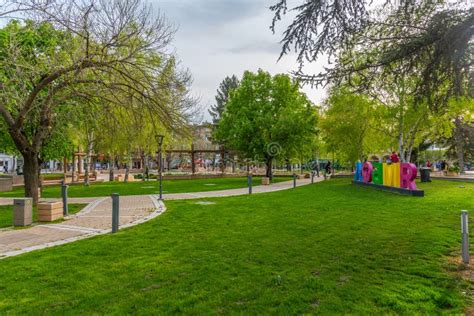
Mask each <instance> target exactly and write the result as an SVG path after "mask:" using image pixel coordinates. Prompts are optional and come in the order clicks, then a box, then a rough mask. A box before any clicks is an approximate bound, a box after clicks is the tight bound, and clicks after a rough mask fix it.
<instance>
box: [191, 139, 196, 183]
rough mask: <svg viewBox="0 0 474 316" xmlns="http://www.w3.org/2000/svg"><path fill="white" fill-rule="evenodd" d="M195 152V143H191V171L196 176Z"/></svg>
mask: <svg viewBox="0 0 474 316" xmlns="http://www.w3.org/2000/svg"><path fill="white" fill-rule="evenodd" d="M194 153H195V151H194V144H191V172H192V174H193V176H194V173H195V172H196V164H195V162H194V160H195V157H194Z"/></svg>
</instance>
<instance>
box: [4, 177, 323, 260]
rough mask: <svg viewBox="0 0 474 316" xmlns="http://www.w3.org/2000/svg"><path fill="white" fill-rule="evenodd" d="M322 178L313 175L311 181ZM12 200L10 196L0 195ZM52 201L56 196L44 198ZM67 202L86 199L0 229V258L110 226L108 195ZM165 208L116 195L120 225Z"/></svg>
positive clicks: (281, 186)
mask: <svg viewBox="0 0 474 316" xmlns="http://www.w3.org/2000/svg"><path fill="white" fill-rule="evenodd" d="M322 180H323V178H322V177H321V178H315V179H314V181H315V182H319V181H322ZM310 183H311V180H310V179H302V180H297V181H296V185H297V186H302V185H307V184H310ZM292 187H293V181H285V182H279V183H275V184H272V185H266V186H262V185H257V186H254V187H253V190H252V191H253V193H264V192H273V191H280V190H286V189H290V188H292ZM245 194H248V188H241V189H230V190H221V191H208V192H195V193H171V194H164V195H163V198H164V200H165V201H166V200H177V199H196V198H212V197H224V196H237V195H245ZM5 200H10V201H7V202H11V203H10V204H12V203H13V199H0V204H1V202H4V201H5ZM45 200H49V201H54V200H57V199H45ZM69 201H70V203H89V204H88V206H86V207H85V208H84V209H83V210H81V211H80V212H79V213H77V214H74V215H71V216H69V217H68V218H67V220H66V221H64V222H61V223H57V224H40V225H36V226H33V227H31V228H27V229H9V230H8V229H7V230H0V259H2V258H6V257H10V256H15V255H19V254H22V253H25V252H29V251H33V250H37V249H43V248H47V247H52V246H55V245H60V244H65V243H68V242H73V241H76V240H80V239H84V238H88V237H91V236H95V235H99V234H105V233H109V232H110V231H111V227H112V199H111V198H110V197H100V198H99V197H96V198H70V199H69ZM165 210H166V207H165V205H164V204H163V202H162V201H159V200H158V196H157V195H131V196H121V197H120V218H119V225H120V228H125V227H130V226H133V225H137V224H140V223H143V222H146V221H148V220H150V219H152V218H154V217H156V216H158V215H160V214H161V213H162V212H164V211H165Z"/></svg>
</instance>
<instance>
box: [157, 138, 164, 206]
mask: <svg viewBox="0 0 474 316" xmlns="http://www.w3.org/2000/svg"><path fill="white" fill-rule="evenodd" d="M163 138H165V136H164V135H161V134H160V135H156V142H157V143H158V153H157V154H158V163H159V165H158V166H159V167H158V168H159V169H158V173H159V177H160V200H163V164H162V161H161V160H162V159H161V146H162V145H163Z"/></svg>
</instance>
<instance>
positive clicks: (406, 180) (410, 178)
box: [400, 163, 418, 190]
mask: <svg viewBox="0 0 474 316" xmlns="http://www.w3.org/2000/svg"><path fill="white" fill-rule="evenodd" d="M417 172H418V170H417V169H416V166H415V165H414V164H412V163H402V164H401V165H400V187H401V188H405V189H410V190H416V184H415V179H416V174H417Z"/></svg>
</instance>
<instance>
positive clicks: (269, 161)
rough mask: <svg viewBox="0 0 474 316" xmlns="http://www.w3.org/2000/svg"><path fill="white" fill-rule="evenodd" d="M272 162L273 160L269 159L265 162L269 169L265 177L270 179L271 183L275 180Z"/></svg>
mask: <svg viewBox="0 0 474 316" xmlns="http://www.w3.org/2000/svg"><path fill="white" fill-rule="evenodd" d="M272 161H273V159H272V158H267V159H266V161H265V165H266V169H267V170H266V173H265V176H266V177H268V178H270V181H271V180H273V173H272Z"/></svg>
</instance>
